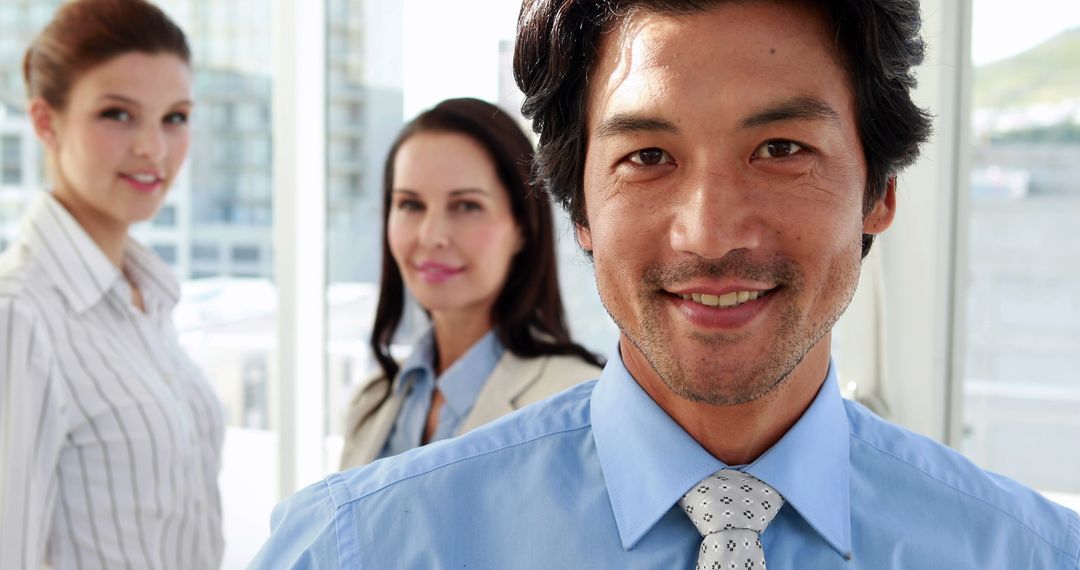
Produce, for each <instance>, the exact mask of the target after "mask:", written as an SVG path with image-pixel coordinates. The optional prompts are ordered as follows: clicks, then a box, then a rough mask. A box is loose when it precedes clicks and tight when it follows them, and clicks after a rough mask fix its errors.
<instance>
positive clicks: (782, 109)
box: [739, 97, 840, 129]
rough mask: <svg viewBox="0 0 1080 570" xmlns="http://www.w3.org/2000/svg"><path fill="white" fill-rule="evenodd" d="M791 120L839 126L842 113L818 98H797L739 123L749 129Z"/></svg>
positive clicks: (782, 102)
mask: <svg viewBox="0 0 1080 570" xmlns="http://www.w3.org/2000/svg"><path fill="white" fill-rule="evenodd" d="M791 120H811V121H829V122H830V123H835V124H837V125H839V124H840V113H837V112H836V111H835V110H834V109H833V108H832V107H830V106H829V105H828V103H826V102H824V101H822V100H821V99H818V98H816V97H795V98H792V99H788V100H786V101H781V102H780V103H777V104H774V105H771V106H769V107H766V108H764V109H762V110H761V111H758V112H756V113H754V114H753V115H750V116H749V117H746V118H745V119H743V120H742V122H741V123H739V127H740V128H743V129H749V128H752V127H760V126H762V125H767V124H770V123H779V122H782V121H791Z"/></svg>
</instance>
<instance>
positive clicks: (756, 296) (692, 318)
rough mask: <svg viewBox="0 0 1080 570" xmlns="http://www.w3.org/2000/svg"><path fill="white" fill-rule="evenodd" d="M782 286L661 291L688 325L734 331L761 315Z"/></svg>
mask: <svg viewBox="0 0 1080 570" xmlns="http://www.w3.org/2000/svg"><path fill="white" fill-rule="evenodd" d="M780 289H781V286H775V287H772V288H771V289H738V290H730V289H728V290H726V291H722V292H721V291H717V290H713V291H710V292H704V291H693V290H687V289H684V290H681V291H664V293H665V296H666V297H667V298H668V299H669V300H670V302H671V303H672V305H673V308H674V309H676V311H677V313H678V314H680V315H682V317H683V318H685V319H686V320H687V322H688V323H689V324H691V326H693V327H694V328H696V329H699V330H705V331H716V332H720V331H727V332H735V331H739V330H745V329H746V327H749V326H751V325H752V324H753V323H755V322H756V321H758V320H759V319H760V318H763V316H764V315H766V314H767V313H768V310H769V307H770V306H771V305H772V304H773V303H772V301H773V299H774V297H775V294H776V292H777V291H779V290H780Z"/></svg>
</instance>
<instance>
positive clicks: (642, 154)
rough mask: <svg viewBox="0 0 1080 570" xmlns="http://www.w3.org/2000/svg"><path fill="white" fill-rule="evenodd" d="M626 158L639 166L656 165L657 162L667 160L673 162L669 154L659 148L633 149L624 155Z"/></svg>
mask: <svg viewBox="0 0 1080 570" xmlns="http://www.w3.org/2000/svg"><path fill="white" fill-rule="evenodd" d="M626 158H627V160H629V161H630V162H633V163H634V164H637V165H639V166H656V165H657V164H667V163H669V162H675V160H674V159H673V158H671V155H670V154H668V152H667V151H666V150H663V149H659V148H644V149H641V150H635V151H634V152H632V153H630V155H629V156H627V157H626Z"/></svg>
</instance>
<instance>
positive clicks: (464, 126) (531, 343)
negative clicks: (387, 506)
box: [342, 99, 600, 468]
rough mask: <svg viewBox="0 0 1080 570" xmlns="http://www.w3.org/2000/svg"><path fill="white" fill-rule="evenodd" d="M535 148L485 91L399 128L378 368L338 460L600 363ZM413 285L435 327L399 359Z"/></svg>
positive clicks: (524, 397)
mask: <svg viewBox="0 0 1080 570" xmlns="http://www.w3.org/2000/svg"><path fill="white" fill-rule="evenodd" d="M532 155H533V150H532V145H531V143H530V142H529V140H528V138H526V137H525V134H524V133H523V132H522V131H521V129H520V128H519V127H518V126H517V124H516V123H515V122H514V121H513V119H511V118H510V117H509V116H508V115H506V114H505V113H503V112H502V111H501V110H500V109H499V108H498V107H495V106H494V105H491V104H489V103H485V102H483V101H479V100H477V99H451V100H447V101H443V102H442V103H440V104H439V105H437V106H435V107H434V108H432V109H430V110H428V111H425V112H424V113H422V114H421V115H419V116H418V117H417V118H416V119H414V120H413V121H412V122H411V123H409V124H408V125H406V127H405V128H404V129H403V131H402V132H401V134H400V135H398V138H397V140H396V141H395V143H394V145H393V146H392V147H391V150H390V154H389V157H388V159H387V162H386V170H385V175H384V195H383V226H384V231H383V248H382V249H383V252H382V253H383V256H382V257H383V261H382V277H381V284H380V293H379V304H378V308H377V310H376V316H375V325H374V330H373V331H372V335H371V348H372V350H373V352H374V355H375V359H376V360H377V361H378V364H379V367H380V370H379V372H378V373H377V374H375V376H374V377H373V378H371V379H370V380H369V381H368V382H365V383H364V384H362V385H361V387H360V390H359V391H358V392H357V394H356V396H355V397H354V398H353V400H352V402H351V404H350V407H349V411H348V414H347V425H346V430H345V449H344V452H343V454H342V468H348V467H355V466H358V465H363V464H366V463H370V462H371V461H374V460H375V459H379V458H381V457H387V456H390V455H395V454H397V453H401V452H403V451H406V450H408V449H411V448H414V447H417V446H420V445H424V444H426V443H428V442H431V441H435V440H439V439H444V438H447V437H453V436H456V435H460V434H462V433H464V432H466V431H469V430H471V429H473V428H476V427H478V426H480V425H483V424H485V423H487V422H489V421H491V420H494V419H496V418H498V417H500V416H502V415H504V414H507V413H509V412H511V411H513V410H515V409H517V408H519V407H521V406H524V405H526V404H530V403H532V402H535V401H537V400H541V399H543V398H546V397H547V396H550V395H551V394H554V393H556V392H559V391H561V390H563V389H565V388H568V387H570V386H573V385H574V384H577V383H579V382H582V381H585V380H589V379H592V378H596V377H597V376H598V375H599V372H600V362H599V361H598V360H597V358H596V357H595V356H594V355H593V354H591V353H589V352H588V351H586V350H585V349H584V348H582V347H581V346H579V345H577V344H575V343H574V342H572V341H571V340H570V334H569V332H568V331H567V327H566V323H565V319H564V315H563V308H562V300H561V297H560V295H559V288H558V279H557V275H556V269H555V240H554V229H553V223H552V214H551V206H550V204H549V203H548V201H547V199H546V196H545V194H544V193H543V192H542V190H540V188H539V187H537V186H534V185H533V184H532V183H531V176H530V169H531V165H532ZM406 288H407V289H408V291H409V293H410V294H411V295H412V297H413V298H414V299H415V300H416V302H417V303H418V304H419V305H420V306H421V307H422V308H423V309H424V311H425V312H426V314H427V315H428V317H429V318H430V322H431V327H430V330H429V331H428V332H427V333H426V334H425V335H424V336H423V337H422V338H421V339H420V341H419V342H417V343H416V345H415V346H414V348H413V352H412V355H411V356H410V357H409V358H408V359H407V360H405V361H404V362H399V361H397V360H395V359H393V358H392V357H391V356H390V343H391V342H392V340H393V339H394V335H395V333H396V332H397V328H398V325H399V323H400V322H401V317H402V312H403V307H404V301H405V289H406Z"/></svg>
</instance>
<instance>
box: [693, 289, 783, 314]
mask: <svg viewBox="0 0 1080 570" xmlns="http://www.w3.org/2000/svg"><path fill="white" fill-rule="evenodd" d="M775 290H776V289H775V288H773V289H768V290H765V291H731V292H728V293H724V294H723V295H712V294H709V293H682V294H678V293H672V295H675V296H677V297H679V298H681V299H683V300H684V301H693V302H694V303H699V304H702V305H705V306H706V307H715V308H720V309H726V308H730V307H738V306H739V305H742V304H744V303H749V302H751V301H756V300H758V299H760V298H762V297H765V296H767V295H769V294H770V293H772V292H773V291H775Z"/></svg>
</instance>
